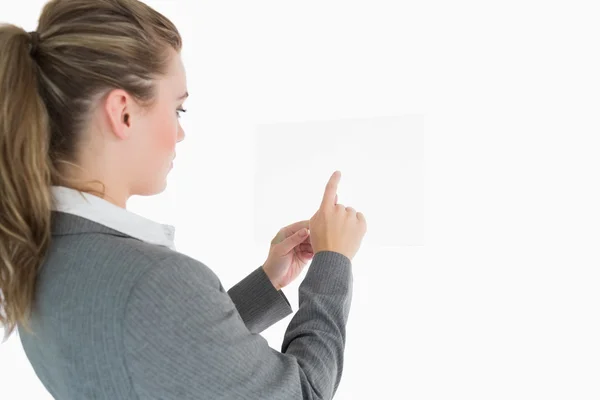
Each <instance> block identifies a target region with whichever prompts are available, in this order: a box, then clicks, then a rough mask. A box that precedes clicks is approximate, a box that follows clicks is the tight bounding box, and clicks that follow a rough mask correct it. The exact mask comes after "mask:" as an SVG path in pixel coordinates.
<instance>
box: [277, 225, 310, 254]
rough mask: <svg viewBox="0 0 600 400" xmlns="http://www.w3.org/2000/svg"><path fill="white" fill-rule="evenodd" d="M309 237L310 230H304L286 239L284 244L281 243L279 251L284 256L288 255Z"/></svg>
mask: <svg viewBox="0 0 600 400" xmlns="http://www.w3.org/2000/svg"><path fill="white" fill-rule="evenodd" d="M307 236H308V229H306V228H302V229H300V230H299V231H298V232H296V233H294V234H293V235H292V236H290V237H289V238H287V239H285V240H284V241H283V242H281V243H279V250H280V251H281V253H282V254H287V253H289V252H290V251H292V249H293V248H294V247H296V246H298V245H299V244H300V243H302V242H303V241H304V240H306V237H307Z"/></svg>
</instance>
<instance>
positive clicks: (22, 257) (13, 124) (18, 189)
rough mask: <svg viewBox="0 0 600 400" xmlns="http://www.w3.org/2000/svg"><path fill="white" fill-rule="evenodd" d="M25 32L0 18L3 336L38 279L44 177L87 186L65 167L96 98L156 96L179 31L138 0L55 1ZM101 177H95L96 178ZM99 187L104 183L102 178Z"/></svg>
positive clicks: (45, 205) (46, 235) (47, 197)
mask: <svg viewBox="0 0 600 400" xmlns="http://www.w3.org/2000/svg"><path fill="white" fill-rule="evenodd" d="M36 32H37V33H38V34H39V42H38V45H37V51H36V52H34V53H32V54H30V45H31V43H32V36H31V35H30V34H29V33H28V32H26V31H25V30H23V29H22V28H20V27H17V26H15V25H12V24H0V54H2V56H1V57H0V295H2V296H1V297H0V311H2V310H4V312H0V325H2V326H4V328H5V338H4V340H6V339H7V338H8V337H9V336H10V334H11V333H12V332H13V330H14V329H15V327H16V326H17V325H18V324H22V325H23V326H24V327H25V329H26V330H27V331H28V332H31V327H30V325H29V324H28V317H29V315H30V312H31V307H32V305H33V304H34V295H35V283H36V278H37V275H38V271H39V268H40V266H41V265H42V264H43V262H44V260H45V256H46V253H47V251H48V248H49V245H50V240H51V230H50V222H51V206H52V196H51V186H52V185H60V186H68V187H71V188H74V189H77V190H80V191H87V192H89V193H99V194H100V196H104V190H103V191H102V192H96V191H95V190H91V189H87V190H86V186H85V185H84V184H83V183H82V182H79V181H76V180H74V179H69V178H67V177H66V176H63V175H62V174H61V172H60V171H59V168H58V166H59V164H61V163H63V164H70V165H73V166H75V167H78V166H77V164H76V161H77V158H76V157H77V153H76V149H77V148H78V144H79V142H80V138H81V133H82V132H83V131H84V130H85V129H86V127H87V123H88V120H89V117H90V116H91V113H92V111H93V107H94V106H95V105H96V104H97V102H98V101H99V100H100V99H101V98H102V97H103V96H105V95H106V94H107V93H108V92H110V91H111V90H113V89H123V90H125V91H127V92H128V93H130V94H131V96H132V97H134V98H135V99H136V100H137V101H138V102H139V104H140V106H141V107H143V108H144V110H147V109H151V108H152V107H153V105H154V104H155V101H156V94H157V87H156V82H155V79H159V78H161V77H163V76H164V75H165V74H166V73H167V70H168V66H169V61H170V55H171V54H172V51H171V49H174V50H175V51H177V52H179V51H180V50H181V46H182V39H181V36H180V34H179V32H178V30H177V28H176V27H175V25H174V24H173V23H172V22H171V21H170V20H169V19H167V18H166V17H165V16H163V15H162V14H160V13H159V12H157V11H155V10H154V9H152V8H151V7H149V6H148V5H146V4H144V3H142V2H141V1H138V0H52V1H49V2H48V3H47V4H46V5H45V6H44V8H43V10H42V13H41V16H40V18H39V26H38V29H37V31H36ZM94 182H98V181H94ZM100 184H101V185H102V186H103V187H104V184H103V183H102V182H100Z"/></svg>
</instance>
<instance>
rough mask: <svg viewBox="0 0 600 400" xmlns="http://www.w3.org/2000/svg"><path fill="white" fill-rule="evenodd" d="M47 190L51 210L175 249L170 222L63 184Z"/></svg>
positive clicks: (173, 228) (173, 231) (173, 234)
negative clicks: (50, 200)
mask: <svg viewBox="0 0 600 400" xmlns="http://www.w3.org/2000/svg"><path fill="white" fill-rule="evenodd" d="M51 191H52V196H53V198H54V199H53V202H52V210H54V211H61V212H65V213H69V214H74V215H78V216H80V217H83V218H87V219H89V220H92V221H94V222H97V223H99V224H102V225H104V226H107V227H109V228H112V229H114V230H117V231H119V232H122V233H125V234H127V235H129V236H132V237H135V238H137V239H140V240H142V241H144V242H148V243H152V244H157V245H160V246H166V247H169V248H170V249H172V250H176V249H175V242H174V239H175V227H174V226H172V225H167V224H161V223H158V222H155V221H152V220H150V219H147V218H145V217H142V216H141V215H139V214H135V213H133V212H131V211H128V210H126V209H124V208H121V207H119V206H117V205H115V204H113V203H111V202H109V201H108V200H104V199H103V198H101V197H98V196H94V195H92V194H90V193H86V192H79V191H78V190H75V189H72V188H68V187H65V186H51ZM82 195H83V197H85V199H84V198H83V197H82Z"/></svg>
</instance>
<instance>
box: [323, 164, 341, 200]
mask: <svg viewBox="0 0 600 400" xmlns="http://www.w3.org/2000/svg"><path fill="white" fill-rule="evenodd" d="M341 175H342V173H341V172H340V171H337V170H336V171H335V172H334V173H333V175H331V178H329V182H327V186H325V194H324V195H323V200H322V201H321V209H325V208H327V207H331V206H333V205H334V203H335V196H336V194H337V187H338V183H339V182H340V177H341Z"/></svg>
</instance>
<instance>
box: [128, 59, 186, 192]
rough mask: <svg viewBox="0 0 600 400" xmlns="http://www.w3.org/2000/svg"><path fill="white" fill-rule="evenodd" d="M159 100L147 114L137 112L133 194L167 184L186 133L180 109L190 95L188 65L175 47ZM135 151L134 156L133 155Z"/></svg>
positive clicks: (161, 81) (131, 162)
mask: <svg viewBox="0 0 600 400" xmlns="http://www.w3.org/2000/svg"><path fill="white" fill-rule="evenodd" d="M157 85H158V88H157V89H158V100H157V103H156V105H155V107H154V108H153V109H152V110H150V111H149V112H148V113H146V114H143V115H142V114H136V118H137V120H136V121H135V123H137V126H136V129H135V136H136V137H135V140H133V142H134V143H132V145H133V146H134V148H135V151H132V156H131V157H132V158H134V160H133V159H130V160H128V161H127V163H128V165H129V167H130V168H133V171H130V172H131V173H132V176H134V177H135V179H133V180H132V181H131V182H130V184H131V185H132V187H131V189H130V190H131V191H130V192H131V194H138V195H153V194H157V193H160V192H162V191H163V190H164V189H165V187H166V177H167V174H168V173H169V171H170V170H171V169H172V167H173V164H172V161H173V159H174V157H175V153H176V151H175V145H176V144H177V143H178V142H180V141H182V140H183V139H184V137H185V134H184V131H183V129H182V128H181V125H180V123H179V115H178V114H180V112H178V111H177V110H178V109H181V108H183V107H182V106H183V103H184V100H185V98H186V97H187V96H186V94H187V83H186V76H185V69H184V67H183V63H182V61H181V56H180V55H179V54H178V53H176V52H175V51H173V57H172V63H171V67H170V70H169V74H168V75H167V76H166V77H165V78H163V79H162V80H160V81H159V82H158V83H157ZM134 154H135V156H134Z"/></svg>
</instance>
